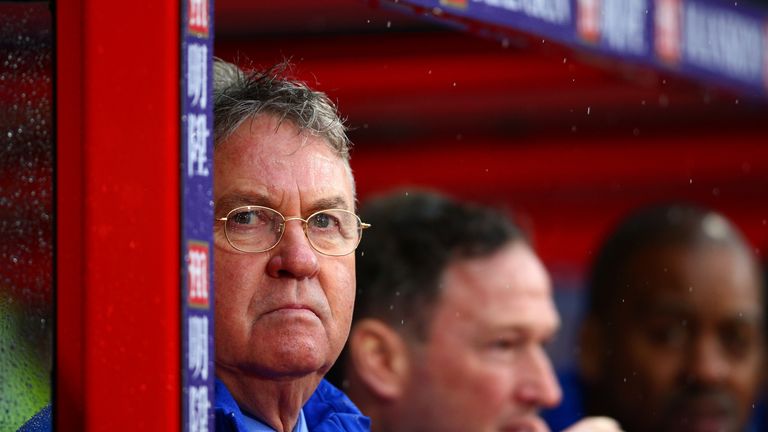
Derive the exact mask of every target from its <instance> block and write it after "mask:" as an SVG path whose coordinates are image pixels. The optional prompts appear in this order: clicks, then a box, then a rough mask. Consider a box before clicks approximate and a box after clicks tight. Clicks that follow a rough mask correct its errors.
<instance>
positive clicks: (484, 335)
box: [397, 242, 561, 432]
mask: <svg viewBox="0 0 768 432" xmlns="http://www.w3.org/2000/svg"><path fill="white" fill-rule="evenodd" d="M558 325H559V318H558V315H557V311H556V310H555V306H554V304H553V302H552V299H551V292H550V282H549V277H548V276H547V273H546V271H545V269H544V267H543V266H542V264H541V262H540V261H539V260H538V259H537V258H536V256H535V255H534V254H533V252H532V251H531V250H530V249H529V248H528V246H526V245H524V244H522V243H520V242H514V243H510V244H509V245H508V246H506V247H504V248H503V249H501V250H499V251H498V252H496V253H494V254H493V255H490V256H487V257H482V258H473V259H468V260H458V261H455V262H453V263H452V264H450V265H449V266H448V267H447V268H446V270H445V272H444V274H443V279H442V293H441V298H440V299H439V300H438V303H437V304H436V305H435V309H434V315H433V318H432V322H431V324H430V327H429V333H428V336H427V340H426V341H425V342H424V343H418V342H417V343H414V344H413V345H412V353H411V358H412V360H411V365H412V366H411V367H412V370H411V376H410V386H409V387H408V388H407V389H406V390H405V396H404V397H405V398H406V399H405V400H404V401H403V403H402V405H403V406H405V407H406V408H405V410H406V411H407V412H406V413H404V415H403V419H402V422H403V423H402V424H401V425H400V427H398V428H397V430H401V431H406V430H420V431H427V430H433V431H441V432H445V431H473V432H486V431H529V430H530V431H540V430H545V428H544V427H543V423H542V421H541V419H540V418H539V417H538V415H537V410H538V408H540V407H544V406H547V407H548V406H554V405H556V404H557V403H558V402H559V401H560V397H561V393H560V387H559V386H558V384H557V381H556V379H555V377H554V375H553V372H552V367H551V364H550V361H549V359H548V357H547V355H546V353H545V351H544V348H543V346H542V345H543V344H544V343H545V342H546V341H547V340H549V339H550V338H551V337H552V336H553V334H554V333H555V331H556V330H557V328H558Z"/></svg>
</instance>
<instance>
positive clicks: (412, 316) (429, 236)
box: [334, 191, 618, 432]
mask: <svg viewBox="0 0 768 432" xmlns="http://www.w3.org/2000/svg"><path fill="white" fill-rule="evenodd" d="M363 214H364V217H365V218H371V221H370V222H371V223H372V224H374V225H375V226H376V230H375V231H376V232H375V233H372V235H371V236H370V237H367V238H366V240H365V241H364V243H363V245H362V246H361V248H360V249H359V256H358V261H357V273H358V304H357V308H356V310H355V320H354V324H353V328H352V333H351V335H350V340H349V346H348V350H347V352H346V355H345V360H344V371H343V372H342V371H336V370H334V373H335V374H338V375H340V376H337V379H342V380H343V382H344V387H345V388H346V389H347V390H348V392H349V395H350V397H351V398H352V399H353V400H354V401H355V403H357V404H358V405H359V406H360V407H361V409H362V410H363V412H364V413H366V414H367V415H369V416H370V417H371V421H372V430H374V431H377V432H390V431H391V432H408V431H435V432H451V431H456V432H467V431H472V432H490V431H520V432H523V431H525V432H529V431H530V432H537V431H546V430H548V429H547V426H546V425H545V423H544V422H543V421H542V420H541V418H539V416H538V410H539V409H540V408H542V407H549V406H554V405H556V404H557V403H558V402H559V400H560V388H559V386H558V383H557V381H556V379H555V377H554V375H553V372H552V366H551V364H550V361H549V359H548V357H547V355H546V353H545V351H544V344H545V343H546V342H547V341H548V340H550V339H551V338H552V337H553V336H554V334H555V332H556V331H557V328H558V325H559V317H558V313H557V310H556V309H555V306H554V303H553V301H552V297H551V295H552V293H551V288H550V281H549V276H548V275H547V272H546V270H545V269H544V266H543V265H542V264H541V262H540V261H539V259H538V258H537V257H536V255H535V254H534V252H533V250H532V249H531V247H530V246H529V245H528V243H527V242H526V241H525V239H524V237H523V235H522V234H521V232H520V231H519V230H518V228H517V227H515V226H514V225H513V224H512V223H511V222H510V221H509V220H508V219H507V218H506V217H504V216H503V215H501V214H499V213H496V212H494V211H492V210H490V209H487V208H483V207H477V206H473V205H469V204H463V203H459V202H455V201H452V200H450V199H447V198H444V197H442V196H439V195H435V194H428V193H414V192H412V191H411V192H410V193H400V194H394V195H392V196H389V197H384V198H380V199H378V200H375V201H372V202H370V203H369V204H368V205H367V206H366V208H365V210H364V211H363ZM572 430H573V431H593V432H599V431H615V430H618V427H617V426H616V424H615V423H614V422H613V421H612V420H609V419H590V420H588V421H585V422H582V423H581V424H580V425H578V426H576V428H574V429H572Z"/></svg>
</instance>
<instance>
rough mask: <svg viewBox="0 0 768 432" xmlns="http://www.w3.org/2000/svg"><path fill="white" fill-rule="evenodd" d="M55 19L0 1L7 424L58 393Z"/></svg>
mask: <svg viewBox="0 0 768 432" xmlns="http://www.w3.org/2000/svg"><path fill="white" fill-rule="evenodd" d="M52 95H53V89H52V17H51V11H50V7H49V4H48V3H47V2H25V3H3V2H0V430H15V429H16V428H18V427H19V426H20V425H22V424H23V423H24V422H25V421H26V420H27V419H28V418H30V417H31V416H32V415H34V414H35V412H37V411H38V410H40V408H42V407H43V406H45V405H46V404H48V403H49V402H50V399H51V386H50V384H51V378H50V377H51V367H52V366H51V365H52V350H51V346H52V342H51V341H52V334H53V320H52V313H53V303H52V297H53V277H52V275H53V128H52V109H51V107H52Z"/></svg>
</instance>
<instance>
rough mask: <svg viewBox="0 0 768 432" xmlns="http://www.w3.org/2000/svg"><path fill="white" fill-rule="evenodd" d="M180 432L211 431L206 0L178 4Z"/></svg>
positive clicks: (209, 123)
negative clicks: (180, 12) (181, 18)
mask: <svg viewBox="0 0 768 432" xmlns="http://www.w3.org/2000/svg"><path fill="white" fill-rule="evenodd" d="M182 5H183V8H184V10H183V11H182V12H183V13H182V16H183V17H184V20H183V22H182V28H181V32H182V44H181V53H182V54H181V57H182V61H181V65H182V80H181V82H182V87H183V88H182V91H181V97H182V101H181V102H182V103H181V108H182V109H181V135H182V137H181V138H182V139H181V159H182V165H183V166H182V170H181V184H182V218H183V221H182V227H183V229H182V238H181V245H182V252H183V256H184V262H183V263H182V268H183V270H184V272H183V273H184V278H183V280H184V284H183V285H182V286H183V289H182V290H181V292H182V296H181V297H182V303H181V307H182V320H183V321H182V329H183V334H182V347H183V360H182V362H183V363H182V365H183V366H182V372H183V374H182V392H183V393H182V398H181V400H182V405H183V406H182V412H183V417H182V418H183V419H184V423H183V430H185V431H194V432H207V431H211V430H213V412H212V407H213V327H212V326H213V313H212V310H211V306H212V302H211V296H212V295H213V284H212V280H213V279H212V268H211V259H212V256H211V253H212V251H211V248H210V247H209V245H211V244H212V242H213V204H212V203H213V200H212V196H213V179H212V178H211V172H212V170H211V163H212V159H211V155H212V152H213V141H212V140H213V137H212V136H211V129H212V123H213V113H212V107H211V104H210V100H211V85H212V76H211V71H212V67H213V66H212V57H211V55H212V48H211V47H212V40H211V34H212V32H211V28H210V27H211V19H210V17H211V10H212V6H213V5H212V4H211V2H210V0H186V1H184V2H182Z"/></svg>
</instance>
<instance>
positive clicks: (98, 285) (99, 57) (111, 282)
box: [54, 0, 181, 431]
mask: <svg viewBox="0 0 768 432" xmlns="http://www.w3.org/2000/svg"><path fill="white" fill-rule="evenodd" d="M179 11H180V7H179V3H178V2H176V1H170V0H160V1H153V2H147V3H144V4H142V5H141V7H136V6H135V5H133V4H132V3H126V2H103V1H98V0H66V1H59V2H56V14H57V16H56V25H57V30H56V32H57V34H56V40H57V65H56V67H57V69H56V70H57V83H56V96H57V101H56V107H57V110H56V111H57V126H58V133H57V157H58V161H57V170H58V171H57V182H58V183H57V193H58V196H57V205H58V213H57V217H58V219H57V252H56V259H57V270H58V273H57V294H56V297H57V353H56V372H55V374H56V375H55V379H56V389H55V396H54V401H55V404H56V405H55V411H54V413H55V414H54V415H55V421H56V426H57V429H58V430H67V431H68V430H84V429H98V430H103V429H107V430H127V429H130V430H135V429H142V430H143V429H153V430H178V429H179V427H180V412H181V411H180V406H181V405H180V400H181V399H180V397H181V395H180V374H181V372H180V344H179V339H180V322H179V320H180V315H179V313H180V312H179V308H180V304H179V302H180V300H179V299H180V293H179V284H180V282H179V266H180V264H179V263H180V253H179V217H180V210H179V148H180V147H179V122H180V119H179V101H180V90H179V89H180V85H179V77H180V72H179V52H180V42H179V40H180V38H179V31H180V30H179V29H180V12H179Z"/></svg>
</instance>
